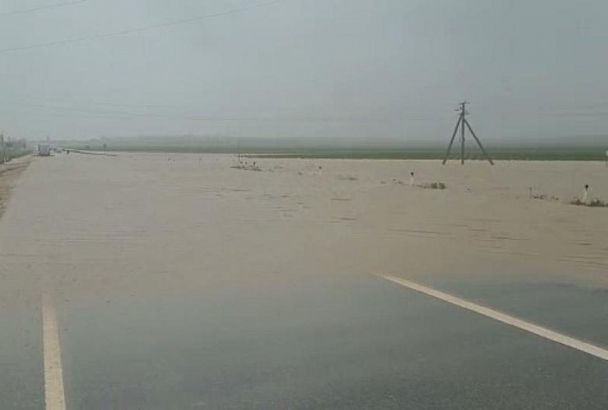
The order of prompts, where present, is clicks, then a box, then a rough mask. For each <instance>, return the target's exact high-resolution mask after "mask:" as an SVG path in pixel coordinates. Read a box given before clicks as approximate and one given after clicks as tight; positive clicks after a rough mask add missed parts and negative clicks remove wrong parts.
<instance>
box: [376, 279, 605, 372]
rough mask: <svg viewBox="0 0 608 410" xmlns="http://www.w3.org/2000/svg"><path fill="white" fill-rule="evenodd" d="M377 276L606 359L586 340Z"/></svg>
mask: <svg viewBox="0 0 608 410" xmlns="http://www.w3.org/2000/svg"><path fill="white" fill-rule="evenodd" d="M379 276H380V277H381V278H384V279H386V280H389V281H391V282H393V283H396V284H398V285H401V286H404V287H406V288H409V289H412V290H415V291H417V292H420V293H424V294H425V295H428V296H432V297H434V298H437V299H440V300H443V301H444V302H447V303H451V304H452V305H456V306H459V307H461V308H464V309H467V310H470V311H473V312H475V313H479V314H480V315H483V316H486V317H489V318H492V319H494V320H498V321H499V322H502V323H506V324H508V325H511V326H514V327H516V328H518V329H521V330H525V331H526V332H530V333H533V334H535V335H537V336H540V337H542V338H545V339H548V340H551V341H553V342H557V343H559V344H562V345H564V346H568V347H571V348H573V349H576V350H580V351H581V352H585V353H587V354H590V355H592V356H595V357H599V358H600V359H603V360H608V350H606V349H603V348H601V347H598V346H594V345H592V344H589V343H587V342H583V341H582V340H578V339H575V338H573V337H570V336H566V335H564V334H561V333H558V332H555V331H553V330H550V329H547V328H546V327H542V326H538V325H535V324H534V323H530V322H527V321H525V320H522V319H518V318H516V317H514V316H511V315H507V314H505V313H501V312H499V311H497V310H494V309H490V308H487V307H485V306H481V305H478V304H476V303H472V302H469V301H467V300H464V299H461V298H458V297H456V296H452V295H449V294H447V293H444V292H441V291H439V290H435V289H432V288H429V287H427V286H423V285H419V284H417V283H415V282H412V281H409V280H406V279H401V278H397V277H395V276H388V275H379Z"/></svg>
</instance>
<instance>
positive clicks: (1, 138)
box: [0, 134, 6, 164]
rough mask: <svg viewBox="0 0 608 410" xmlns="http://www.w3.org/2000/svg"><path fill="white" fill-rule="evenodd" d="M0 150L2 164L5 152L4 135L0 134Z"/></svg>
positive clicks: (0, 162)
mask: <svg viewBox="0 0 608 410" xmlns="http://www.w3.org/2000/svg"><path fill="white" fill-rule="evenodd" d="M0 150H1V151H2V154H1V155H0V164H4V163H5V162H6V152H5V149H4V134H0Z"/></svg>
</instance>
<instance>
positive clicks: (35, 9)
mask: <svg viewBox="0 0 608 410" xmlns="http://www.w3.org/2000/svg"><path fill="white" fill-rule="evenodd" d="M86 1H88V0H74V1H64V2H62V3H53V4H47V5H45V6H39V7H33V8H30V9H21V10H12V11H5V12H0V17H4V16H14V15H16V14H28V13H36V12H38V11H42V10H49V9H57V8H60V7H66V6H72V5H75V4H80V3H84V2H86Z"/></svg>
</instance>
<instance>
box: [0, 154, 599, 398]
mask: <svg viewBox="0 0 608 410" xmlns="http://www.w3.org/2000/svg"><path fill="white" fill-rule="evenodd" d="M232 162H233V159H232V158H230V157H225V156H211V155H210V156H199V155H179V156H178V155H169V154H162V155H161V154H158V155H143V154H120V155H119V156H118V157H97V156H96V157H87V156H79V155H73V154H71V155H69V156H57V157H53V158H48V159H39V160H36V161H35V162H34V163H33V164H32V165H31V166H30V168H29V169H28V170H27V171H26V173H25V174H24V175H23V176H22V178H21V180H20V182H19V185H18V187H17V188H16V190H15V192H14V194H13V197H12V198H11V201H10V203H9V205H8V208H7V211H6V214H5V215H4V217H3V219H2V220H0V221H1V222H0V246H1V248H0V253H1V255H0V256H1V257H2V262H3V263H2V267H1V268H0V269H2V271H1V276H0V281H1V283H0V284H1V285H2V286H1V290H0V292H1V295H2V299H1V302H0V303H1V304H2V309H1V310H0V326H1V329H0V330H1V331H2V338H1V339H0V400H1V401H2V404H3V406H0V407H2V408H11V409H12V408H15V409H41V408H44V394H45V391H44V366H43V363H44V357H43V354H42V351H43V348H42V345H43V332H42V323H41V322H42V318H41V309H42V307H41V295H42V294H43V293H44V294H47V295H49V296H50V299H51V301H52V303H53V305H54V308H55V310H56V313H57V320H58V323H59V329H58V331H59V339H60V344H61V365H62V370H63V382H64V391H65V400H66V404H67V408H69V409H108V408H116V409H196V408H209V409H285V408H293V409H309V408H327V409H340V408H344V409H352V408H378V409H397V408H466V409H472V408H484V409H485V408H505V409H506V408H509V409H510V408H534V409H538V408H598V409H601V408H605V407H606V406H607V405H608V390H606V388H605V384H606V380H608V363H607V362H605V361H603V360H600V359H598V358H596V357H593V356H590V355H587V354H585V353H582V352H579V351H577V350H574V349H572V348H569V347H565V346H562V345H559V344H556V343H554V342H551V341H548V340H545V339H542V338H540V337H538V336H535V335H532V334H528V333H526V332H524V331H521V330H518V329H516V328H513V327H510V326H507V325H504V324H502V323H499V322H496V321H494V320H492V319H489V318H486V317H482V316H479V315H477V314H475V313H472V312H470V311H466V310H462V309H460V308H458V307H456V306H453V305H450V304H447V303H445V302H442V301H439V300H436V299H433V298H430V297H428V296H426V295H422V294H419V293H416V292H414V291H412V290H409V289H405V288H403V287H399V286H396V285H395V284H392V283H390V282H387V281H385V280H383V279H381V278H379V277H377V276H374V274H377V273H388V274H397V275H402V276H403V277H412V278H415V279H416V280H417V281H419V282H421V283H425V284H427V285H429V286H433V287H435V288H438V289H441V290H443V291H446V292H451V293H452V294H455V295H458V296H460V297H463V298H466V299H469V300H472V301H476V302H478V303H482V304H484V305H486V306H490V307H493V308H495V309H498V310H501V311H504V312H506V313H509V314H512V315H515V316H518V317H521V318H523V319H525V320H529V321H532V322H535V323H538V324H541V325H543V326H547V327H550V328H552V329H554V330H557V331H560V332H563V333H565V334H568V335H570V336H573V337H576V338H579V339H582V340H586V341H589V342H592V343H594V344H596V345H598V346H604V347H605V346H608V331H607V330H606V329H608V326H606V325H607V324H608V311H607V308H606V306H608V290H606V288H605V287H604V286H603V282H602V277H601V275H600V274H599V273H598V271H599V270H598V268H597V265H598V264H600V265H601V264H602V263H603V260H602V259H598V258H597V257H596V256H597V254H596V253H594V252H595V251H596V250H601V248H602V246H604V247H605V246H606V244H605V243H603V244H602V243H597V238H599V237H601V234H602V232H603V231H601V229H605V228H601V227H600V228H596V230H591V231H590V233H585V234H584V235H586V236H587V241H588V242H590V243H591V245H586V246H585V251H584V253H579V254H577V255H578V256H577V258H578V260H582V262H581V264H580V266H579V267H578V268H576V265H573V261H572V259H569V260H565V261H564V260H562V259H560V256H562V255H556V257H555V260H552V261H548V262H547V264H548V265H550V266H551V267H555V270H552V271H550V272H547V271H546V270H542V269H539V268H538V264H534V263H532V262H531V261H530V262H529V261H528V260H527V259H526V257H525V256H524V257H522V258H519V259H518V260H517V262H513V263H512V264H507V263H505V262H506V261H507V260H510V259H513V255H515V254H517V252H521V250H522V248H519V247H518V246H519V245H513V244H512V243H511V242H513V241H509V240H508V239H506V240H504V241H503V242H501V241H500V240H499V239H495V240H494V243H493V245H494V246H500V247H499V252H496V253H492V252H489V253H487V252H482V251H484V250H486V248H485V247H484V246H485V245H484V244H485V243H486V242H485V241H483V240H479V241H478V242H475V241H474V240H472V239H471V238H469V239H471V240H469V243H468V244H467V246H466V249H465V248H463V247H462V246H461V245H459V244H458V241H456V243H455V244H454V245H452V241H446V240H445V239H444V236H446V235H447V236H449V237H450V238H452V239H453V238H454V236H458V235H466V234H467V233H466V232H464V231H463V230H462V229H461V228H460V227H459V226H457V225H459V224H463V223H464V221H465V220H466V218H469V217H470V215H459V214H458V213H455V215H452V222H453V224H454V226H453V227H452V228H448V227H447V226H446V225H442V224H443V223H444V221H441V220H439V219H440V218H439V217H435V216H433V217H429V216H428V215H427V214H426V212H427V211H426V210H425V208H426V206H427V205H428V206H432V205H431V204H432V203H433V202H434V201H436V200H437V198H434V197H433V196H432V195H435V194H438V195H442V196H443V198H444V199H446V200H447V201H453V200H454V198H453V197H451V196H450V195H451V194H450V193H449V188H450V186H454V183H452V184H450V183H449V181H448V190H446V192H441V193H430V192H426V191H425V190H420V191H416V190H408V189H409V187H404V186H401V185H400V184H394V186H387V185H390V184H383V183H382V180H386V181H391V180H392V178H391V173H393V172H395V177H397V176H398V174H397V171H398V168H397V165H399V162H393V163H390V164H389V163H386V162H384V163H383V162H378V163H371V162H357V161H353V162H352V163H348V162H344V161H336V162H335V163H334V162H332V161H325V162H323V166H322V169H320V168H319V167H318V166H313V164H311V163H309V162H306V161H294V162H289V161H278V162H277V161H271V160H264V161H261V167H262V169H263V171H260V172H258V171H243V170H238V169H234V168H231V165H233V163H232ZM377 164H378V165H377ZM314 165H316V164H314ZM399 166H404V165H403V164H401V165H399ZM407 166H408V167H410V166H411V164H408V165H407ZM417 166H419V167H428V166H429V165H428V164H423V165H417ZM377 167H379V168H377ZM408 169H409V168H408ZM493 172H496V171H493ZM591 172H592V171H591ZM403 174H404V175H407V174H408V172H404V173H403ZM353 175H357V177H353ZM363 175H365V176H366V177H364V176H363ZM369 175H376V176H377V177H378V180H377V181H376V180H372V179H371V177H369ZM439 177H441V176H439ZM457 177H458V176H456V177H454V178H457ZM494 177H495V178H496V179H497V180H500V175H494ZM353 178H355V179H353ZM468 181H469V182H467V183H470V180H468ZM479 186H480V187H484V185H483V183H480V184H479ZM472 189H473V191H475V190H476V189H479V190H481V188H476V186H475V184H474V183H472ZM464 192H468V191H464ZM463 195H465V196H463ZM466 195H467V194H462V193H456V194H454V196H456V197H458V198H459V199H458V200H459V201H468V204H470V205H472V207H473V211H471V212H473V213H474V212H475V211H476V210H475V208H474V207H475V206H476V205H475V204H477V205H479V204H480V203H482V204H483V202H484V201H491V200H492V198H493V197H492V195H493V194H491V193H489V194H487V195H488V199H486V197H485V195H486V193H485V192H483V190H482V192H479V193H476V194H474V196H473V197H471V198H469V197H467V196H466ZM496 195H498V196H499V197H500V198H503V197H504V196H505V193H504V192H503V191H501V192H499V193H498V194H496ZM393 201H401V202H402V204H401V205H400V206H397V205H393V204H392V202H393ZM513 201H514V202H513V203H519V202H517V201H521V199H520V198H515V199H514V200H513ZM414 203H415V204H418V206H414V207H412V204H414ZM513 203H511V204H510V206H513ZM560 205H561V206H563V208H556V207H557V206H558V204H553V203H549V204H543V203H540V204H538V206H540V207H544V208H549V209H555V211H554V212H555V213H556V214H557V215H558V216H559V218H561V220H562V222H561V223H563V224H564V225H568V224H570V223H572V221H574V220H576V219H572V220H570V219H568V218H570V217H571V218H578V221H579V222H581V221H582V222H581V223H582V224H583V225H584V224H586V223H587V222H586V219H585V218H586V217H585V216H584V215H583V214H581V212H582V211H581V210H579V209H574V210H571V209H570V208H569V206H568V205H564V204H560ZM479 206H482V207H483V205H479ZM522 206H525V207H528V208H532V211H531V212H537V213H538V214H540V212H541V211H539V210H535V209H534V207H535V206H537V204H536V203H533V204H530V203H527V202H526V203H525V204H524V205H522ZM412 209H414V210H419V213H418V214H416V213H415V212H417V211H412ZM545 210H546V209H545ZM592 211H594V212H596V211H598V210H592ZM599 211H602V210H599ZM412 213H414V215H412ZM478 213H479V212H478ZM386 214H389V216H390V217H391V218H392V223H388V222H387V221H386V220H385V218H386V216H385V215H386ZM380 215H381V216H380ZM597 215H598V214H594V217H593V218H595V219H596V220H597V218H598V216H597ZM599 215H602V214H599ZM427 217H429V218H431V219H425V218H427ZM602 217H603V216H600V218H602ZM479 218H480V219H479V220H478V221H474V222H473V225H475V224H476V223H482V222H480V221H481V219H482V218H487V215H479ZM506 218H507V219H508V218H511V219H512V218H515V215H514V214H513V213H511V214H507V216H506ZM522 218H523V217H522ZM484 223H486V222H484ZM414 224H417V225H415V226H411V225H414ZM497 224H498V223H497ZM476 227H477V226H476V225H475V226H474V228H476ZM500 227H501V229H503V231H501V232H498V233H496V232H494V233H493V234H494V236H497V237H498V236H501V237H502V236H504V237H507V234H506V233H505V232H504V229H508V228H506V227H505V226H503V225H500ZM486 228H487V229H488V230H490V231H491V230H492V227H491V226H486ZM395 229H397V231H396V230H395ZM405 229H409V232H404V231H403V230H405ZM443 232H447V234H443ZM473 232H474V233H472V234H471V235H479V233H478V231H473ZM514 233H517V232H508V234H509V235H511V236H513V234H514ZM532 234H534V230H533V229H531V228H528V231H526V235H532ZM539 235H540V234H539ZM474 238H476V237H475V236H474V237H473V239H474ZM478 239H484V238H478ZM575 239H576V238H575ZM568 240H572V238H569V239H568ZM576 240H578V239H576ZM461 242H462V241H461ZM429 246H432V250H431V251H429V250H427V251H426V252H425V248H428V247H429ZM459 246H461V247H460V248H459ZM543 246H546V245H543ZM556 246H558V247H560V249H562V248H567V247H568V244H561V243H560V244H557V245H556ZM454 247H455V248H456V250H455V251H452V250H451V249H453V248H454ZM527 249H528V250H529V251H530V252H531V253H533V255H534V257H533V259H538V254H543V252H547V251H546V250H545V249H544V247H539V248H534V245H528V247H527ZM460 251H463V252H468V253H467V255H469V254H473V255H476V256H478V258H475V262H476V266H475V269H474V270H468V269H469V268H470V267H471V265H470V263H469V262H468V261H467V262H464V261H463V262H462V263H459V259H458V258H459V257H460V256H459V255H461V252H460ZM576 252H580V249H579V248H577V247H576V246H572V248H571V254H576ZM416 253H418V254H420V255H419V256H418V258H417V257H416ZM505 255H507V256H508V257H505ZM433 256H434V258H433ZM583 256H585V257H586V258H582V257H583ZM581 258H582V259H581ZM430 259H438V260H439V259H441V260H442V261H438V260H430ZM425 260H428V263H425ZM573 266H574V268H573ZM560 268H561V270H560ZM556 272H557V273H556ZM579 273H580V275H579Z"/></svg>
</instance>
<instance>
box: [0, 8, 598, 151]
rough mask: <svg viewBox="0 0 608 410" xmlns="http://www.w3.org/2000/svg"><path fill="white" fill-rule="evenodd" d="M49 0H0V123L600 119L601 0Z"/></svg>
mask: <svg viewBox="0 0 608 410" xmlns="http://www.w3.org/2000/svg"><path fill="white" fill-rule="evenodd" d="M59 3H64V2H63V1H62V0H2V2H0V60H1V61H0V130H4V132H5V134H8V135H10V136H13V137H26V138H40V137H45V136H46V135H50V136H51V137H52V138H58V139H67V138H70V139H72V138H89V137H98V136H134V135H180V134H201V135H205V134H213V135H217V134H221V135H231V136H243V137H246V136H255V137H260V136H271V137H280V136H286V137H287V136H297V137H306V136H313V137H349V136H354V137H369V138H385V137H394V138H402V139H404V140H425V139H426V140H433V141H436V140H441V139H447V138H449V136H450V134H451V130H452V127H453V124H454V123H455V121H456V117H455V113H454V112H453V108H454V106H455V105H456V103H458V102H459V101H460V100H462V99H467V100H468V101H470V102H471V106H470V111H471V117H470V121H471V124H472V125H473V127H474V128H475V129H476V131H478V134H480V136H483V137H484V138H488V139H498V138H504V139H514V138H549V137H552V136H565V135H585V134H608V24H607V22H608V1H605V0H597V1H571V0H543V1H541V0H536V1H530V0H503V1H488V0H458V1H456V0H279V1H275V2H269V1H264V0H260V1H258V0H172V1H168V0H85V1H71V2H69V1H68V2H67V3H71V4H59ZM46 6H49V7H46ZM165 23H166V24H165ZM172 23H175V24H172ZM117 33H121V34H117ZM106 34H108V35H106ZM113 34H116V35H113ZM64 40H68V41H64ZM71 40H78V41H71ZM607 142H608V141H607Z"/></svg>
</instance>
